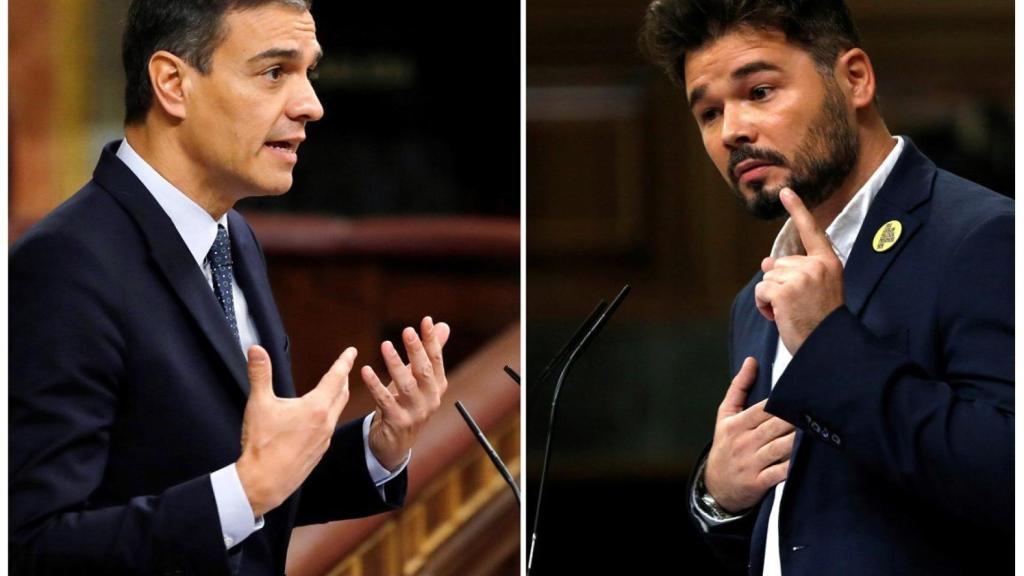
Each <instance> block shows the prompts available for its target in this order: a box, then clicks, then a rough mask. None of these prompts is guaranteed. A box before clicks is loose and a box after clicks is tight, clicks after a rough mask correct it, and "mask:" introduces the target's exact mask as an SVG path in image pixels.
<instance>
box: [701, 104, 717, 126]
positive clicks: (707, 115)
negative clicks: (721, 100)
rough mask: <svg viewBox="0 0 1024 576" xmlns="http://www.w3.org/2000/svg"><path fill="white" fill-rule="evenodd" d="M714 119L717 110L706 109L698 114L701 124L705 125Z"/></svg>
mask: <svg viewBox="0 0 1024 576" xmlns="http://www.w3.org/2000/svg"><path fill="white" fill-rule="evenodd" d="M715 118H718V110H717V109H716V108H708V109H707V110H705V111H703V112H701V113H700V122H701V124H707V123H708V122H711V121H712V120H714V119H715Z"/></svg>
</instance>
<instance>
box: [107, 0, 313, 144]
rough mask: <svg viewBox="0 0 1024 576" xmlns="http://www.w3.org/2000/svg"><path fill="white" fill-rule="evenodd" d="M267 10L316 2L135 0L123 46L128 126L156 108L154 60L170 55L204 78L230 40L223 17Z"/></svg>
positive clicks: (306, 6) (304, 8)
mask: <svg viewBox="0 0 1024 576" xmlns="http://www.w3.org/2000/svg"><path fill="white" fill-rule="evenodd" d="M267 4H281V5H284V6H292V7H294V8H296V9H301V10H309V9H310V7H311V6H312V4H313V0H132V3H131V6H130V7H129V8H128V18H127V21H126V22H125V27H124V36H123V37H122V41H121V60H122V62H123V64H124V73H125V80H126V83H125V89H124V110H125V120H124V121H125V124H134V123H138V122H141V121H142V120H143V119H144V118H145V117H146V112H148V111H149V107H150V106H151V105H152V103H153V87H152V86H151V85H150V82H149V59H150V58H151V57H152V56H153V54H155V53H156V52H158V51H160V50H166V51H168V52H170V53H171V54H174V55H175V56H177V57H179V58H181V59H182V60H184V61H186V62H188V63H189V64H190V65H192V66H194V67H195V68H196V69H197V70H199V71H200V72H202V73H203V74H206V73H207V72H209V70H210V59H211V58H212V56H213V51H214V50H215V49H216V48H217V46H218V45H220V43H221V42H222V41H223V40H224V38H225V36H227V30H225V29H224V25H223V24H224V16H225V15H226V14H227V13H228V12H231V11H234V10H246V9H250V8H258V7H260V6H264V5H267Z"/></svg>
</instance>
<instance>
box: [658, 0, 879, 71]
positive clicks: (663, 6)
mask: <svg viewBox="0 0 1024 576" xmlns="http://www.w3.org/2000/svg"><path fill="white" fill-rule="evenodd" d="M740 27H750V28H754V29H761V30H777V31H780V32H782V33H784V34H785V35H786V39H787V40H788V41H789V42H792V43H794V44H796V45H798V46H801V47H803V48H804V49H805V50H807V52H808V53H810V55H811V57H812V58H813V59H814V62H815V65H816V66H817V67H818V69H819V70H821V71H822V72H828V73H831V70H832V67H833V66H834V65H835V61H836V57H837V56H839V54H841V53H842V52H845V51H846V50H849V49H851V48H857V47H860V45H861V43H860V34H859V33H858V32H857V27H856V26H855V25H854V23H853V18H852V17H851V16H850V10H849V9H848V8H847V7H846V3H845V2H843V0H655V1H654V2H653V3H651V5H650V6H649V7H648V8H647V14H646V16H645V17H644V23H643V28H642V29H641V32H640V48H641V50H642V51H643V52H644V53H645V54H646V55H647V57H648V58H649V59H650V60H651V61H652V62H654V63H655V64H657V65H658V66H661V67H662V68H663V69H664V70H665V73H666V74H668V76H669V78H670V79H671V80H672V81H673V82H674V83H675V84H676V85H679V86H682V85H683V84H684V81H683V78H684V70H683V66H684V63H685V59H686V53H687V52H690V51H693V50H696V49H698V48H700V47H701V46H704V45H705V44H706V43H707V42H709V41H711V40H715V39H717V38H721V37H722V36H724V35H726V34H728V33H729V32H731V31H733V30H735V29H737V28H740Z"/></svg>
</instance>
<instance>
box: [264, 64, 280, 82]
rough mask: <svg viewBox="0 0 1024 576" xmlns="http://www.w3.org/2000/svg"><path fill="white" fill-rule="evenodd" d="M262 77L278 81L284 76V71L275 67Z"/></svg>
mask: <svg viewBox="0 0 1024 576" xmlns="http://www.w3.org/2000/svg"><path fill="white" fill-rule="evenodd" d="M263 75H264V76H266V77H267V78H270V79H271V80H280V79H281V76H283V75H284V71H283V70H281V68H280V67H278V66H275V67H273V68H271V69H269V70H267V71H266V72H264V73H263Z"/></svg>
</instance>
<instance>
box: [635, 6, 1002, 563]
mask: <svg viewBox="0 0 1024 576" xmlns="http://www.w3.org/2000/svg"><path fill="white" fill-rule="evenodd" d="M642 41H643V43H644V45H645V47H646V48H647V49H648V53H649V54H650V55H651V56H652V59H654V60H655V61H656V62H658V63H659V64H660V65H662V66H663V67H664V68H665V70H666V71H667V73H668V74H669V76H670V77H671V78H672V79H673V80H674V81H676V83H677V84H679V85H681V86H682V87H684V89H685V93H686V96H687V98H688V102H689V107H690V109H691V110H692V113H693V117H694V118H695V119H696V122H697V126H698V129H699V130H700V134H701V137H702V138H703V142H704V146H705V148H706V150H707V153H708V155H709V156H710V158H711V160H712V162H714V164H715V166H716V167H717V168H718V170H719V171H720V172H721V174H722V176H723V177H724V178H725V179H726V181H728V182H729V183H730V185H731V186H732V188H733V190H734V192H735V193H736V195H737V196H738V197H739V198H740V200H741V201H742V202H743V203H744V204H745V205H746V206H747V208H749V209H750V211H751V212H752V213H753V214H754V215H755V216H757V217H760V218H775V217H778V216H782V215H786V214H788V215H789V219H788V220H787V221H786V223H785V224H784V225H783V226H782V229H781V231H780V232H779V235H778V238H777V239H776V241H775V245H774V246H773V247H772V249H771V253H770V255H769V256H768V257H766V258H764V260H763V261H762V263H761V270H760V271H758V272H757V274H755V276H754V278H753V279H752V280H751V281H750V283H749V284H747V286H746V287H744V288H743V289H742V290H741V291H740V293H739V295H738V296H737V297H736V299H735V302H734V304H733V309H732V320H731V322H732V324H731V326H732V330H731V334H732V335H731V341H730V351H731V360H730V362H731V368H732V371H733V372H732V373H734V374H736V376H735V378H734V379H733V381H732V383H731V385H730V386H729V388H728V390H727V391H726V393H725V398H724V400H723V401H722V403H721V405H720V407H719V410H718V414H717V418H716V425H715V432H714V438H713V441H712V443H711V445H710V447H709V448H708V450H707V452H706V453H705V455H703V456H702V457H701V459H700V462H699V464H698V466H697V469H696V471H695V473H694V475H693V479H692V482H691V485H690V486H689V488H688V490H689V496H688V498H689V508H690V514H691V516H692V517H693V518H694V519H695V521H696V522H697V524H698V526H699V528H700V530H701V532H702V533H703V534H704V536H705V539H706V541H707V542H708V544H709V545H710V546H711V547H712V549H713V550H714V551H715V552H716V555H718V556H719V557H720V558H721V559H722V560H723V561H724V562H725V563H726V564H727V565H728V566H731V567H733V568H734V569H736V570H737V571H739V572H749V573H750V574H767V575H779V574H785V575H786V576H793V575H800V574H808V575H821V574H829V575H843V574H850V575H857V576H864V575H868V574H901V575H909V574H922V575H930V576H934V575H942V574H951V575H952V574H968V573H972V574H995V573H1009V571H1011V570H1012V565H1013V542H1012V535H1013V510H1012V505H1011V504H1012V502H1013V420H1014V407H1013V396H1014V393H1013V386H1014V373H1013V339H1014V324H1013V234H1014V233H1013V226H1014V212H1013V211H1014V208H1013V202H1012V201H1011V200H1009V199H1007V198H1005V197H1001V196H999V195H997V194H995V193H994V192H992V191H990V190H986V189H984V188H983V187H981V186H979V185H977V184H974V183H972V182H968V181H966V180H963V179H961V178H959V177H957V176H954V175H953V174H950V173H948V172H946V171H943V170H941V169H938V168H937V167H936V166H935V165H934V164H933V163H932V162H931V161H930V160H928V158H926V157H925V156H924V155H923V154H922V153H921V152H920V151H918V150H917V148H915V146H914V144H913V142H911V141H910V140H909V139H908V138H906V137H899V136H896V137H894V136H893V135H891V134H890V132H889V130H888V128H887V127H886V124H885V121H884V120H883V118H882V116H881V113H880V111H879V108H878V105H877V101H876V97H875V95H876V84H875V74H874V70H873V68H872V64H871V60H870V58H869V57H868V55H867V53H866V52H865V51H864V50H863V49H862V48H861V47H860V39H859V36H858V33H857V30H856V27H855V25H854V23H853V20H852V17H851V16H850V13H849V10H848V9H847V7H846V6H845V5H844V3H843V2H842V0H806V1H805V0H792V1H781V0H658V1H656V2H654V3H653V4H652V5H651V6H650V8H649V10H648V13H647V17H646V21H645V27H644V32H643V36H642Z"/></svg>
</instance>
